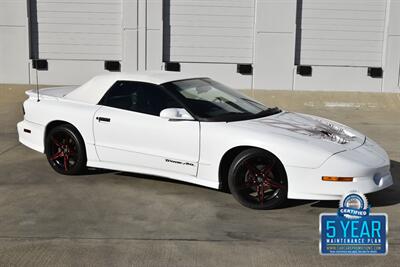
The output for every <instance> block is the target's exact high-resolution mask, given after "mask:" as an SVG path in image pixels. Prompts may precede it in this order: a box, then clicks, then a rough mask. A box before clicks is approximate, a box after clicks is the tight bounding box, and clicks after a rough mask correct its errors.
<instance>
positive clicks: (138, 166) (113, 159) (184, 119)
mask: <svg viewBox="0 0 400 267" xmlns="http://www.w3.org/2000/svg"><path fill="white" fill-rule="evenodd" d="M27 94H28V96H29V98H28V99H27V100H26V101H25V102H24V104H23V108H24V120H23V121H21V122H19V123H18V134H19V140H20V142H21V143H23V144H25V145H26V146H28V147H30V148H32V149H34V150H37V151H39V152H41V153H45V154H46V155H47V159H48V161H49V163H50V165H51V166H52V167H53V169H54V170H55V171H57V172H59V173H61V174H70V175H73V174H79V173H82V172H84V171H85V169H86V167H95V168H104V169H111V170H118V171H127V172H134V173H145V174H150V175H155V176H160V177H168V178H172V179H176V180H180V181H185V182H189V183H194V184H198V185H202V186H206V187H211V188H219V189H225V190H230V192H231V193H232V194H233V196H234V197H235V198H236V199H237V200H238V201H239V202H240V203H241V204H243V205H244V206H247V207H250V208H254V209H271V208H275V207H278V206H280V205H282V204H283V203H284V201H285V200H286V199H288V198H289V199H316V200H336V199H340V198H341V196H342V195H343V194H345V193H347V192H349V191H350V190H358V191H360V192H362V193H370V192H375V191H378V190H381V189H383V188H386V187H388V186H390V185H391V184H392V176H391V174H390V161H389V158H388V155H387V154H386V152H385V151H384V150H383V149H382V148H381V147H380V146H379V145H377V144H376V143H375V142H374V141H372V140H371V139H369V138H368V137H366V136H365V135H363V134H361V133H359V132H357V131H355V130H353V129H351V128H349V127H347V126H345V125H342V124H339V123H337V122H333V121H330V120H327V119H323V118H319V117H315V116H310V115H305V114H298V113H291V112H287V111H282V110H280V109H279V108H276V107H267V106H265V105H263V104H261V103H259V102H257V101H255V100H252V99H250V98H248V97H247V96H245V95H242V94H240V93H239V92H237V91H234V90H232V89H229V88H227V87H226V86H224V85H222V84H220V83H218V82H215V81H213V80H211V79H209V78H205V77H200V76H199V77H196V76H193V75H187V74H183V73H174V72H143V73H135V74H123V73H118V74H108V75H102V76H97V77H94V78H93V79H91V80H90V81H88V82H87V83H85V84H83V85H82V86H79V87H76V86H75V87H56V88H47V89H41V90H40V100H39V101H38V97H37V94H36V92H35V90H31V91H28V92H27Z"/></svg>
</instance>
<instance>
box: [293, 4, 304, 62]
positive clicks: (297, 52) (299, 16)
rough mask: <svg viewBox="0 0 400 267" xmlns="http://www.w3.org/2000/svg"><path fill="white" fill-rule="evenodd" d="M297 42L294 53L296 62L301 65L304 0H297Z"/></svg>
mask: <svg viewBox="0 0 400 267" xmlns="http://www.w3.org/2000/svg"><path fill="white" fill-rule="evenodd" d="M296 5H297V6H296V42H295V53H294V64H295V65H300V64H301V62H300V59H301V34H302V32H301V31H302V20H303V0H297V4H296Z"/></svg>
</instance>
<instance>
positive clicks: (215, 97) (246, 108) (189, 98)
mask: <svg viewBox="0 0 400 267" xmlns="http://www.w3.org/2000/svg"><path fill="white" fill-rule="evenodd" d="M163 86H164V87H165V88H167V89H168V91H170V92H171V93H173V94H175V95H176V96H177V97H178V98H179V99H180V100H181V101H182V102H183V103H184V104H185V105H186V106H187V108H188V109H189V111H190V112H192V113H193V114H194V115H195V116H197V117H198V118H201V119H206V120H213V121H232V120H244V119H252V118H257V117H263V116H268V115H272V114H276V113H277V112H280V110H279V109H277V108H268V107H266V106H264V105H263V104H261V103H259V102H256V101H254V100H252V99H249V98H248V97H247V96H245V95H243V94H241V93H239V92H237V91H235V90H233V89H230V88H228V87H227V86H225V85H223V84H221V83H218V82H216V81H213V80H211V79H208V78H201V79H190V80H182V81H174V82H169V83H165V84H163Z"/></svg>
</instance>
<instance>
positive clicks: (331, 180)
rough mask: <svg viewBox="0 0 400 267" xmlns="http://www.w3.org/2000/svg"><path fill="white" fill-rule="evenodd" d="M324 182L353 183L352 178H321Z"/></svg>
mask: <svg viewBox="0 0 400 267" xmlns="http://www.w3.org/2000/svg"><path fill="white" fill-rule="evenodd" d="M322 181H325V182H353V177H337V176H322Z"/></svg>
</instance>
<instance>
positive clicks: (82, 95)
mask: <svg viewBox="0 0 400 267" xmlns="http://www.w3.org/2000/svg"><path fill="white" fill-rule="evenodd" d="M201 77H204V76H196V75H192V74H188V73H182V72H171V71H145V72H135V73H110V74H104V75H99V76H95V77H94V78H92V79H91V80H89V81H88V82H86V83H84V84H83V85H81V86H79V87H78V88H76V89H75V90H73V91H72V92H70V93H69V94H67V95H65V96H64V98H65V99H70V100H75V101H80V102H85V103H88V104H97V103H98V102H99V101H100V99H101V98H102V97H103V96H104V94H105V93H106V92H107V91H108V89H110V87H111V86H112V85H113V84H114V83H115V82H116V81H137V82H146V83H152V84H157V85H158V84H163V83H166V82H171V81H177V80H184V79H192V78H201Z"/></svg>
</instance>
